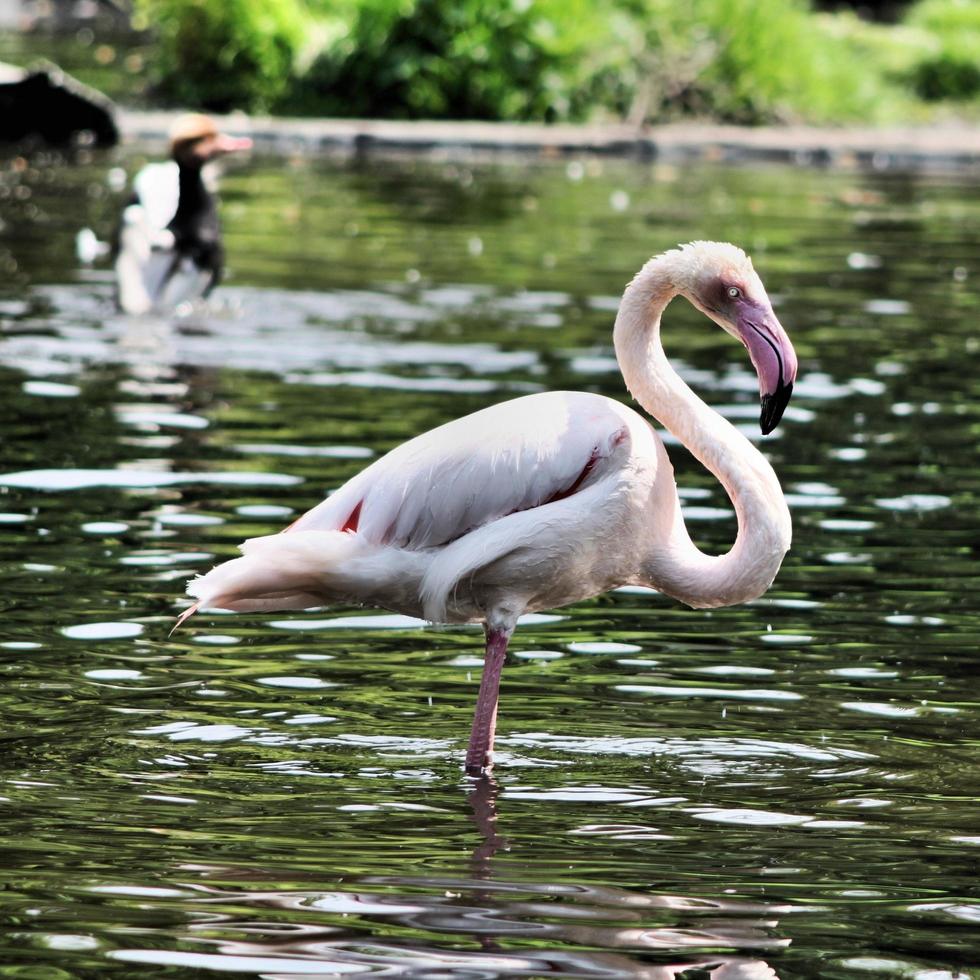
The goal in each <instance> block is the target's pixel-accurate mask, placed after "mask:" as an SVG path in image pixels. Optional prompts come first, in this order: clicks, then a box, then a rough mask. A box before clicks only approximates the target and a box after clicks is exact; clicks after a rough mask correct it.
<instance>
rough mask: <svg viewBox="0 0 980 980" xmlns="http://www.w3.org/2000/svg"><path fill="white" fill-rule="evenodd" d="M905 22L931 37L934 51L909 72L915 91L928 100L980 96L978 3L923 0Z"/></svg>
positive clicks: (974, 0) (979, 7)
mask: <svg viewBox="0 0 980 980" xmlns="http://www.w3.org/2000/svg"><path fill="white" fill-rule="evenodd" d="M908 23H909V24H911V25H912V26H914V27H918V28H921V29H922V30H924V31H926V32H928V33H929V34H930V35H931V36H932V38H934V50H933V51H931V52H930V53H929V54H928V55H926V56H925V57H923V58H922V59H921V60H919V61H918V63H917V64H916V65H915V66H914V67H913V68H912V70H911V72H910V73H909V74H910V78H911V81H912V84H913V85H914V87H915V91H916V93H917V94H918V95H919V96H921V97H922V98H923V99H926V100H928V101H931V102H934V101H938V100H940V99H972V98H976V97H978V96H980V4H978V3H977V2H976V0H922V2H921V3H919V4H917V5H916V6H915V7H914V8H913V9H912V10H911V11H910V13H909V17H908Z"/></svg>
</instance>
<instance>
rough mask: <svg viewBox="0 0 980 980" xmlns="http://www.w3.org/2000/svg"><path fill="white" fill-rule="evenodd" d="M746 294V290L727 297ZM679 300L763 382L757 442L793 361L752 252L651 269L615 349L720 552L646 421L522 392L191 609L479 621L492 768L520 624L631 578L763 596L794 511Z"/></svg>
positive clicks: (671, 589)
mask: <svg viewBox="0 0 980 980" xmlns="http://www.w3.org/2000/svg"><path fill="white" fill-rule="evenodd" d="M736 284H737V285H736ZM678 293H683V295H685V296H687V297H688V298H689V299H690V300H691V301H692V302H693V303H694V304H695V305H697V306H699V307H700V308H702V309H704V310H705V312H707V313H708V315H709V316H711V317H712V318H713V319H715V320H717V322H719V323H720V324H721V325H722V326H724V327H725V328H726V329H731V330H732V331H733V332H737V335H738V336H739V337H740V339H742V340H743V342H744V343H745V344H746V346H747V347H748V348H749V352H750V354H751V356H752V360H753V363H755V364H756V367H757V369H758V371H759V377H760V387H761V390H762V394H763V414H762V420H763V429H764V431H769V429H771V428H772V427H773V426H774V425H775V424H776V422H778V420H779V416H780V415H781V414H782V410H783V407H785V404H786V401H788V398H789V392H790V391H791V389H792V382H793V379H794V378H795V376H796V356H795V353H794V352H793V348H792V345H791V344H790V343H789V340H788V338H787V337H786V335H785V332H784V331H783V330H782V327H781V326H780V325H779V322H778V320H776V318H775V316H774V315H773V314H772V310H771V307H770V305H769V301H768V298H767V297H766V296H765V290H764V288H763V287H762V283H761V282H760V281H759V280H758V277H757V276H756V275H755V272H754V271H753V270H752V267H751V264H750V263H749V261H748V259H747V258H746V257H745V255H744V254H743V253H742V252H741V251H740V250H738V249H735V248H734V247H733V246H730V245H719V244H716V243H696V244H695V245H692V246H687V247H685V248H684V249H681V250H678V251H673V252H668V253H665V254H664V255H662V256H659V257H657V258H655V259H652V260H651V261H650V262H648V263H647V265H646V266H644V268H643V270H641V272H640V273H639V274H638V275H637V277H636V278H635V279H634V280H633V282H632V283H631V284H630V286H629V287H628V288H627V290H626V293H625V295H624V297H623V302H622V305H621V307H620V311H619V315H618V317H617V319H616V327H615V332H614V340H615V346H616V352H617V356H618V358H619V363H620V366H621V368H622V371H623V375H624V378H625V380H626V383H627V386H628V387H629V389H630V390H631V392H632V393H633V395H634V396H635V397H636V399H637V401H639V402H640V404H641V405H643V406H644V407H645V408H646V409H647V410H648V411H649V412H650V413H651V414H652V415H654V416H655V417H656V418H658V419H659V420H660V421H661V422H663V424H664V425H666V427H667V428H668V429H669V430H670V431H671V432H672V433H673V434H674V435H675V436H677V437H678V438H679V439H680V440H681V441H682V442H683V443H684V444H685V445H686V446H687V447H688V448H689V449H690V450H691V452H692V453H693V454H694V455H695V456H696V457H697V458H698V459H699V460H701V462H702V463H703V464H704V465H705V466H706V467H707V468H708V469H710V470H711V471H712V472H713V473H714V474H715V475H716V476H717V477H718V478H719V480H720V481H721V482H722V484H723V485H724V487H725V489H726V491H727V492H728V494H729V496H730V497H731V499H732V502H733V504H734V506H735V510H736V514H737V516H738V525H739V529H738V535H737V537H736V541H735V544H734V546H733V547H732V549H731V550H730V551H729V552H728V553H727V554H725V555H722V556H718V557H714V556H709V555H705V554H703V553H702V552H700V551H699V550H698V549H697V548H696V547H695V545H694V544H693V542H692V541H691V538H690V536H689V535H688V532H687V529H686V527H685V525H684V520H683V516H682V513H681V506H680V500H679V497H678V494H677V488H676V485H675V483H674V476H673V468H672V467H671V464H670V461H669V459H668V456H667V453H666V451H665V449H664V446H663V443H662V441H661V440H660V438H659V437H658V436H657V434H656V433H655V432H654V430H653V428H652V427H651V425H650V424H649V422H647V421H646V419H644V418H642V417H641V416H640V415H638V414H637V413H636V412H634V411H632V410H631V409H629V408H627V407H625V406H624V405H621V404H620V403H619V402H616V401H613V400H611V399H609V398H604V397H602V396H599V395H594V394H588V393H585V392H551V393H547V394H538V395H529V396H527V397H524V398H517V399H514V400H513V401H509V402H505V403H503V404H499V405H494V406H492V407H491V408H487V409H484V410H483V411H480V412H476V413H474V414H473V415H469V416H466V417H465V418H462V419H457V420H456V421H453V422H450V423H448V424H446V425H443V426H440V427H439V428H437V429H433V430H432V431H430V432H427V433H425V434H423V435H420V436H417V437H416V438H414V439H411V440H409V441H408V442H406V443H405V444H404V445H402V446H399V447H398V448H396V449H394V450H392V451H391V452H390V453H388V454H387V455H386V456H384V457H383V458H382V459H379V460H378V461H377V462H375V463H374V464H373V465H371V466H369V467H368V468H367V469H365V470H364V471H363V472H362V473H360V474H359V475H358V476H356V477H354V478H353V479H352V480H350V481H349V482H347V483H346V484H344V485H343V486H342V487H341V488H340V489H339V490H337V491H336V493H334V494H333V495H332V496H330V497H328V498H327V499H326V500H324V501H323V502H322V503H321V504H319V505H318V506H316V507H314V508H313V509H312V510H311V511H309V512H307V513H306V514H304V515H303V516H302V517H300V518H299V519H298V520H297V521H296V522H295V523H293V524H292V525H291V526H290V527H289V528H287V529H286V531H285V532H284V533H281V534H276V535H271V536H268V537H263V538H256V539H253V540H251V541H248V542H246V543H245V544H244V545H243V547H242V551H243V552H244V554H243V556H242V557H241V558H237V559H234V560H232V561H229V562H226V563H225V564H223V565H220V566H218V567H217V568H215V569H213V570H212V571H210V572H208V573H207V574H206V575H204V576H203V577H201V578H199V579H197V580H195V581H193V582H192V583H191V584H190V585H189V586H188V592H189V593H190V594H191V595H193V596H195V597H196V598H197V599H198V602H197V603H196V604H195V606H193V607H191V609H189V610H187V611H185V613H184V615H183V617H182V618H181V621H183V619H186V617H187V616H188V615H190V614H191V613H192V612H193V611H194V610H195V609H196V608H198V607H200V606H217V607H221V608H225V609H234V610H243V611H261V610H276V609H302V608H307V607H309V606H314V605H322V604H324V603H330V602H338V601H339V602H354V603H360V604H365V605H375V606H382V607H384V608H387V609H392V610H395V611H397V612H402V613H407V614H410V615H414V616H422V617H424V618H426V619H429V620H431V621H433V622H445V623H463V622H473V621H480V622H483V623H484V624H485V627H486V631H487V667H486V669H485V671H484V679H483V684H482V685H481V692H480V699H479V702H478V706H477V717H476V720H475V722H474V729H473V734H472V736H471V742H470V750H469V753H468V755H467V769H468V770H469V771H474V772H478V771H480V770H481V769H482V768H485V767H486V766H487V765H489V759H490V750H491V748H492V744H493V730H494V723H495V717H496V701H497V698H496V692H497V682H498V680H499V673H500V667H501V666H502V664H503V657H504V652H505V651H506V646H507V640H508V638H509V637H510V635H511V633H512V632H513V629H514V627H515V624H516V622H517V619H518V617H519V616H520V615H522V614H523V613H526V612H533V611H536V610H541V609H548V608H554V607H556V606H561V605H565V604H567V603H570V602H575V601H578V600H581V599H584V598H587V597H589V596H594V595H597V594H599V593H601V592H604V591H606V590H608V589H610V588H613V587H615V586H619V585H625V584H643V585H649V586H653V587H654V588H657V589H659V590H660V591H662V592H664V593H666V594H668V595H670V596H673V597H675V598H678V599H680V600H682V601H684V602H686V603H688V604H689V605H691V606H696V607H709V606H720V605H730V604H733V603H738V602H744V601H747V600H749V599H753V598H755V597H756V596H758V595H761V594H762V593H763V592H764V591H765V590H766V589H767V588H768V587H769V585H770V584H771V582H772V580H773V577H774V576H775V574H776V571H777V570H778V568H779V565H780V563H781V561H782V558H783V555H784V554H785V553H786V550H787V549H788V548H789V544H790V534H791V531H790V518H789V510H788V508H787V506H786V502H785V500H784V499H783V495H782V492H781V490H780V487H779V482H778V480H777V479H776V475H775V473H774V472H773V470H772V467H771V466H770V465H769V463H768V462H767V461H766V459H765V458H764V457H763V455H762V454H761V453H760V452H759V451H758V450H757V449H756V448H755V447H754V446H753V445H752V444H751V443H750V442H749V441H748V439H746V438H745V437H744V436H743V435H742V434H741V433H739V432H738V431H737V430H736V429H735V428H734V427H733V426H732V425H731V424H730V423H728V422H727V421H726V420H725V419H723V418H722V417H721V416H720V415H718V414H717V413H716V412H714V411H713V410H712V409H710V408H708V407H707V406H706V405H705V404H704V403H703V402H702V401H701V400H700V399H699V398H698V397H697V396H696V395H695V394H694V393H693V392H692V391H691V389H690V388H689V387H688V386H687V385H686V384H685V383H684V381H683V380H682V379H681V378H680V377H679V376H678V375H677V374H676V372H675V371H674V370H673V368H672V367H671V366H670V364H669V362H668V361H667V358H666V355H665V354H664V351H663V347H662V346H661V343H660V329H659V328H660V315H661V312H662V311H663V309H664V307H665V306H666V304H667V303H668V302H669V301H670V299H671V298H672V297H673V296H675V295H677V294H678Z"/></svg>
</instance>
